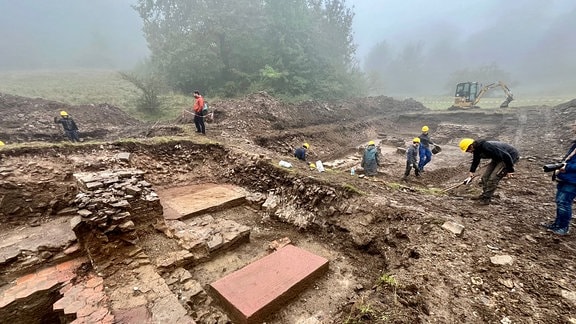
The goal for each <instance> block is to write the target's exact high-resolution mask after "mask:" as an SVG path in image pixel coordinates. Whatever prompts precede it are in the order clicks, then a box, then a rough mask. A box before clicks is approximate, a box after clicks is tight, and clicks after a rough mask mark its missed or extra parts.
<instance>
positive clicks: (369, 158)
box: [360, 141, 380, 177]
mask: <svg viewBox="0 0 576 324" xmlns="http://www.w3.org/2000/svg"><path fill="white" fill-rule="evenodd" d="M360 166H361V167H362V168H364V174H365V175H367V176H369V177H372V176H375V175H376V174H377V173H378V167H379V166H380V159H379V156H378V149H377V148H376V143H374V141H370V142H368V147H366V149H365V150H364V155H363V156H362V163H361V164H360Z"/></svg>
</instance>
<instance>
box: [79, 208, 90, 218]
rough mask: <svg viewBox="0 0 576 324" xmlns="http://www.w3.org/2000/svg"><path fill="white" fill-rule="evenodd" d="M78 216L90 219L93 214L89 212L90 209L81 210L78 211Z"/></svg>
mask: <svg viewBox="0 0 576 324" xmlns="http://www.w3.org/2000/svg"><path fill="white" fill-rule="evenodd" d="M78 215H80V216H82V217H90V215H92V212H91V211H89V210H88V209H80V210H79V211H78Z"/></svg>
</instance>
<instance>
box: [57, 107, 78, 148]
mask: <svg viewBox="0 0 576 324" xmlns="http://www.w3.org/2000/svg"><path fill="white" fill-rule="evenodd" d="M54 123H56V124H62V127H63V128H64V132H65V133H66V136H67V137H68V139H69V140H70V141H71V142H80V138H79V137H78V126H76V123H75V122H74V119H72V117H70V115H68V113H67V112H65V111H64V110H62V111H61V112H60V118H58V117H54Z"/></svg>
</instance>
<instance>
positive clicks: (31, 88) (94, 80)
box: [0, 69, 194, 120]
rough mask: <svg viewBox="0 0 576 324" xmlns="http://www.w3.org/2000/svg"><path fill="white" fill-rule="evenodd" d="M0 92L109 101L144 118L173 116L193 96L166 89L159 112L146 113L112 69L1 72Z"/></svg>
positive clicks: (65, 100) (76, 100)
mask: <svg viewBox="0 0 576 324" xmlns="http://www.w3.org/2000/svg"><path fill="white" fill-rule="evenodd" d="M0 92H1V93H7V94H11V95H18V96H23V97H30V98H43V99H47V100H54V101H58V102H63V103H66V104H70V105H84V104H100V103H108V104H111V105H113V106H116V107H119V108H120V109H122V110H124V111H126V112H127V113H129V114H131V115H133V116H135V117H137V118H140V119H147V120H155V119H162V120H168V119H173V118H175V117H176V116H178V115H179V114H180V113H181V111H182V110H183V109H184V108H187V107H190V106H191V105H192V104H193V103H194V98H192V97H189V96H184V95H180V94H175V93H168V94H165V95H163V96H162V97H161V98H160V99H161V101H162V112H161V113H160V114H159V115H158V116H145V115H143V114H141V113H139V112H137V111H136V100H137V98H138V97H139V95H140V93H139V91H138V89H137V88H136V87H134V86H133V85H132V84H131V83H130V82H128V81H126V80H124V79H122V77H121V76H120V75H119V74H118V71H114V70H85V69H82V70H38V71H11V72H0Z"/></svg>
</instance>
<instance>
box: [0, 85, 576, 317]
mask: <svg viewBox="0 0 576 324" xmlns="http://www.w3.org/2000/svg"><path fill="white" fill-rule="evenodd" d="M0 108H1V109H2V113H3V118H2V119H1V120H0V140H3V141H4V142H5V143H7V144H8V145H7V146H5V147H4V148H3V149H2V151H0V154H1V155H0V156H1V158H2V160H1V162H0V195H1V197H0V219H1V220H2V222H3V224H4V225H5V226H3V229H2V231H4V232H6V231H8V230H10V229H13V228H16V227H18V226H29V225H38V224H42V223H44V222H47V221H49V220H51V219H53V218H54V217H56V215H57V213H58V212H59V211H61V210H63V209H65V208H66V207H67V206H69V204H70V203H71V200H72V199H73V195H74V194H75V192H73V191H71V189H70V186H71V183H70V174H71V173H73V172H79V171H90V170H104V169H108V168H115V167H118V166H122V163H123V162H121V161H118V160H116V159H114V155H115V154H116V153H118V152H131V153H133V154H134V156H135V157H134V159H133V160H132V161H131V166H132V167H136V168H139V169H142V170H144V171H146V180H147V181H149V182H150V183H152V184H153V186H155V187H171V186H176V185H183V184H197V183H222V184H224V183H229V184H235V185H238V186H241V187H243V188H245V189H246V190H248V191H250V192H251V193H253V194H257V193H259V194H262V195H268V194H270V192H271V190H273V191H274V192H275V193H276V194H278V195H281V196H282V197H283V198H284V199H283V200H282V203H283V204H284V205H285V206H291V207H292V208H295V210H296V211H297V214H299V215H300V216H301V217H303V218H302V219H299V220H295V219H292V218H289V217H288V218H283V216H282V214H279V213H277V214H270V213H267V212H265V211H263V210H259V209H258V208H257V205H252V206H251V207H246V206H242V207H235V208H234V209H231V210H228V211H223V212H220V214H218V217H225V218H229V219H233V220H234V221H236V222H238V223H242V224H244V225H248V226H250V227H251V228H252V233H251V243H250V244H249V245H244V246H240V247H238V248H237V249H235V250H231V251H229V252H227V253H225V254H223V255H221V256H219V258H217V259H214V260H211V261H209V262H206V263H204V264H202V265H199V266H198V267H197V268H196V269H189V270H190V271H191V273H193V276H194V278H195V279H196V280H197V281H199V282H201V283H202V284H207V283H210V282H211V281H213V280H215V279H218V277H219V276H220V275H222V274H225V273H229V272H230V271H232V270H234V269H237V268H240V267H242V266H244V265H246V264H248V263H249V262H250V261H253V260H255V259H257V258H259V257H261V256H262V255H264V254H265V250H266V247H267V245H268V243H270V242H271V241H273V240H276V239H279V238H282V237H285V236H288V237H289V238H290V239H291V240H292V242H294V243H295V244H296V245H298V246H301V247H303V248H306V249H308V250H310V251H312V252H315V253H317V254H319V255H322V256H324V257H327V258H328V259H329V260H330V272H329V274H328V275H327V276H326V278H323V279H321V280H319V281H318V282H317V284H316V285H315V286H314V287H311V289H309V290H307V291H306V292H304V293H303V294H301V295H300V296H298V298H297V299H296V300H294V301H293V302H291V303H290V304H289V305H287V306H286V307H285V308H284V309H283V310H282V311H281V312H278V313H277V314H275V315H274V316H273V317H272V318H270V320H269V322H270V323H296V322H302V323H304V322H306V323H388V322H390V323H566V322H568V321H570V320H574V319H575V318H576V300H575V299H574V297H573V296H574V292H576V269H575V266H574V265H575V264H576V253H575V252H576V239H575V238H574V237H575V236H574V234H572V235H568V236H565V237H559V236H554V235H552V234H550V233H547V232H545V231H543V228H540V227H538V226H537V224H539V223H540V222H543V221H550V220H552V219H553V217H554V215H555V205H554V194H555V187H554V183H553V182H551V181H550V178H549V175H548V174H545V173H544V172H542V168H541V166H542V164H544V163H548V162H551V161H555V160H557V159H559V158H561V157H562V155H563V154H564V151H565V150H566V149H567V146H568V143H569V141H570V140H572V139H573V136H572V134H571V133H570V128H569V127H568V126H567V125H568V124H569V123H571V122H573V121H574V120H576V100H572V101H571V102H568V103H565V104H561V105H559V106H556V107H514V108H508V109H500V110H478V109H477V110H470V111H442V112H434V111H430V110H428V109H427V108H426V107H424V106H423V105H421V104H420V103H418V102H415V101H413V100H405V101H397V100H393V99H391V98H388V97H375V98H361V99H356V100H350V101H339V102H306V103H303V104H301V105H287V104H282V103H280V102H278V101H276V100H274V99H273V98H271V97H270V96H268V95H267V94H265V93H258V94H253V95H251V96H248V97H246V98H244V99H242V100H230V101H218V102H216V101H215V102H212V103H211V108H212V109H213V111H214V116H215V118H214V121H212V122H210V123H208V124H207V136H199V135H191V134H193V132H192V131H191V129H192V128H193V125H192V126H190V124H189V122H190V120H189V117H188V115H187V114H185V113H183V115H182V116H181V118H179V119H178V120H177V121H174V122H171V123H156V124H147V123H143V122H140V121H137V120H135V119H133V118H131V117H130V116H127V115H126V114H124V113H123V112H122V111H121V110H120V109H118V108H116V107H112V106H110V105H107V104H100V105H93V106H66V105H63V104H61V103H57V102H49V101H45V100H42V99H30V98H22V97H16V96H10V95H0ZM61 109H64V110H66V111H68V112H69V113H70V115H72V117H74V119H75V120H76V122H77V123H78V124H79V127H80V135H81V137H83V138H84V140H85V141H84V143H82V144H77V145H72V144H67V145H60V144H56V142H61V141H64V139H63V137H62V134H61V132H60V130H59V129H58V128H57V127H56V125H55V124H54V123H53V121H52V119H53V117H54V116H56V115H57V114H58V111H59V110H61ZM422 125H428V126H429V127H430V130H431V137H432V139H433V140H434V142H435V143H438V144H440V145H441V146H442V148H443V150H442V152H441V153H440V154H437V155H435V156H434V157H433V160H432V162H431V164H430V165H429V167H427V169H428V171H427V172H426V173H424V175H423V176H422V177H420V178H418V179H414V178H413V179H412V180H411V181H409V182H408V183H403V182H401V181H400V178H401V176H402V173H403V170H404V156H403V155H401V154H398V153H396V152H395V151H396V148H397V147H405V146H406V144H407V143H408V142H409V141H410V140H411V139H412V138H413V137H415V136H417V135H418V134H419V130H420V127H421V126H422ZM157 136H169V137H163V138H161V139H159V138H156V139H154V137H157ZM463 137H473V138H488V139H498V140H502V141H505V142H508V143H510V144H512V145H514V146H516V147H517V148H518V149H519V150H520V152H521V156H522V159H521V161H520V162H519V164H518V166H517V172H516V174H515V177H514V178H512V179H508V180H505V181H502V182H501V184H500V187H499V190H498V191H497V193H498V195H499V197H498V198H496V199H495V201H494V203H493V204H491V205H490V206H478V205H475V204H474V203H473V202H472V201H471V200H470V199H469V198H470V197H471V196H473V195H477V194H478V193H479V192H480V187H479V186H478V185H477V184H476V183H473V184H472V185H470V186H461V187H459V188H456V189H454V190H452V191H449V192H447V193H444V192H442V191H441V189H443V188H447V187H449V186H451V185H453V184H456V183H458V182H459V181H461V180H463V179H464V178H465V177H466V176H467V169H468V166H469V162H470V156H469V155H467V154H464V153H462V152H460V151H459V149H458V147H457V144H458V141H459V140H460V139H461V138H463ZM120 138H122V139H126V138H132V139H134V138H138V139H139V140H131V141H126V140H123V141H117V140H118V139H120ZM369 140H378V141H379V142H380V146H381V150H382V153H383V154H382V156H383V166H382V167H381V168H380V170H379V171H380V172H379V175H378V176H377V177H375V178H374V179H363V178H358V177H353V176H351V175H350V167H351V166H354V165H356V164H357V163H358V157H359V152H361V146H362V145H364V144H365V143H366V142H367V141H369ZM30 141H35V142H52V143H55V144H53V145H36V144H26V145H13V144H17V143H25V142H30ZM303 142H308V143H310V144H311V152H310V153H311V154H310V156H311V160H313V161H316V160H322V161H323V162H333V161H335V160H339V159H341V160H342V161H344V162H343V163H342V165H344V167H340V168H338V167H335V168H331V169H330V170H329V171H327V172H324V173H318V172H316V171H310V170H309V169H308V165H307V164H305V163H301V162H298V161H296V160H295V159H294V158H293V157H292V156H291V153H292V151H293V150H294V148H296V147H298V146H300V145H301V144H302V143H303ZM280 160H286V161H289V162H291V163H292V164H293V166H294V167H293V168H292V169H282V168H280V167H278V161H280ZM309 188H322V190H320V191H313V190H308V189H309ZM330 190H332V191H333V192H334V193H335V195H334V197H336V198H331V197H332V196H330V195H325V192H329V191H330ZM306 215H310V217H308V218H306ZM445 221H453V222H456V223H459V224H462V225H463V226H464V227H465V231H464V233H463V235H461V236H456V235H454V234H452V233H451V232H448V231H447V230H445V229H443V228H441V225H442V224H443V223H444V222H445ZM165 240H166V238H164V237H162V235H160V234H158V233H156V234H150V241H149V242H152V243H150V246H153V247H154V249H155V250H153V249H151V250H150V251H147V252H148V254H149V255H151V256H153V255H154V253H157V254H162V253H164V252H166V251H169V250H170V249H173V242H169V241H165ZM497 255H510V256H511V257H512V259H513V262H512V263H511V264H509V265H501V266H498V265H494V264H492V263H491V261H490V257H492V256H497ZM570 296H572V297H570ZM202 305H204V306H202ZM218 312H219V310H218V308H217V307H216V306H214V305H211V304H209V303H208V302H206V301H204V303H199V304H197V305H195V306H194V307H193V308H192V309H191V310H190V314H191V316H193V317H194V318H195V319H196V320H197V321H198V322H201V323H202V322H205V323H218V321H220V320H219V319H218V318H217V316H216V315H214V314H218Z"/></svg>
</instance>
